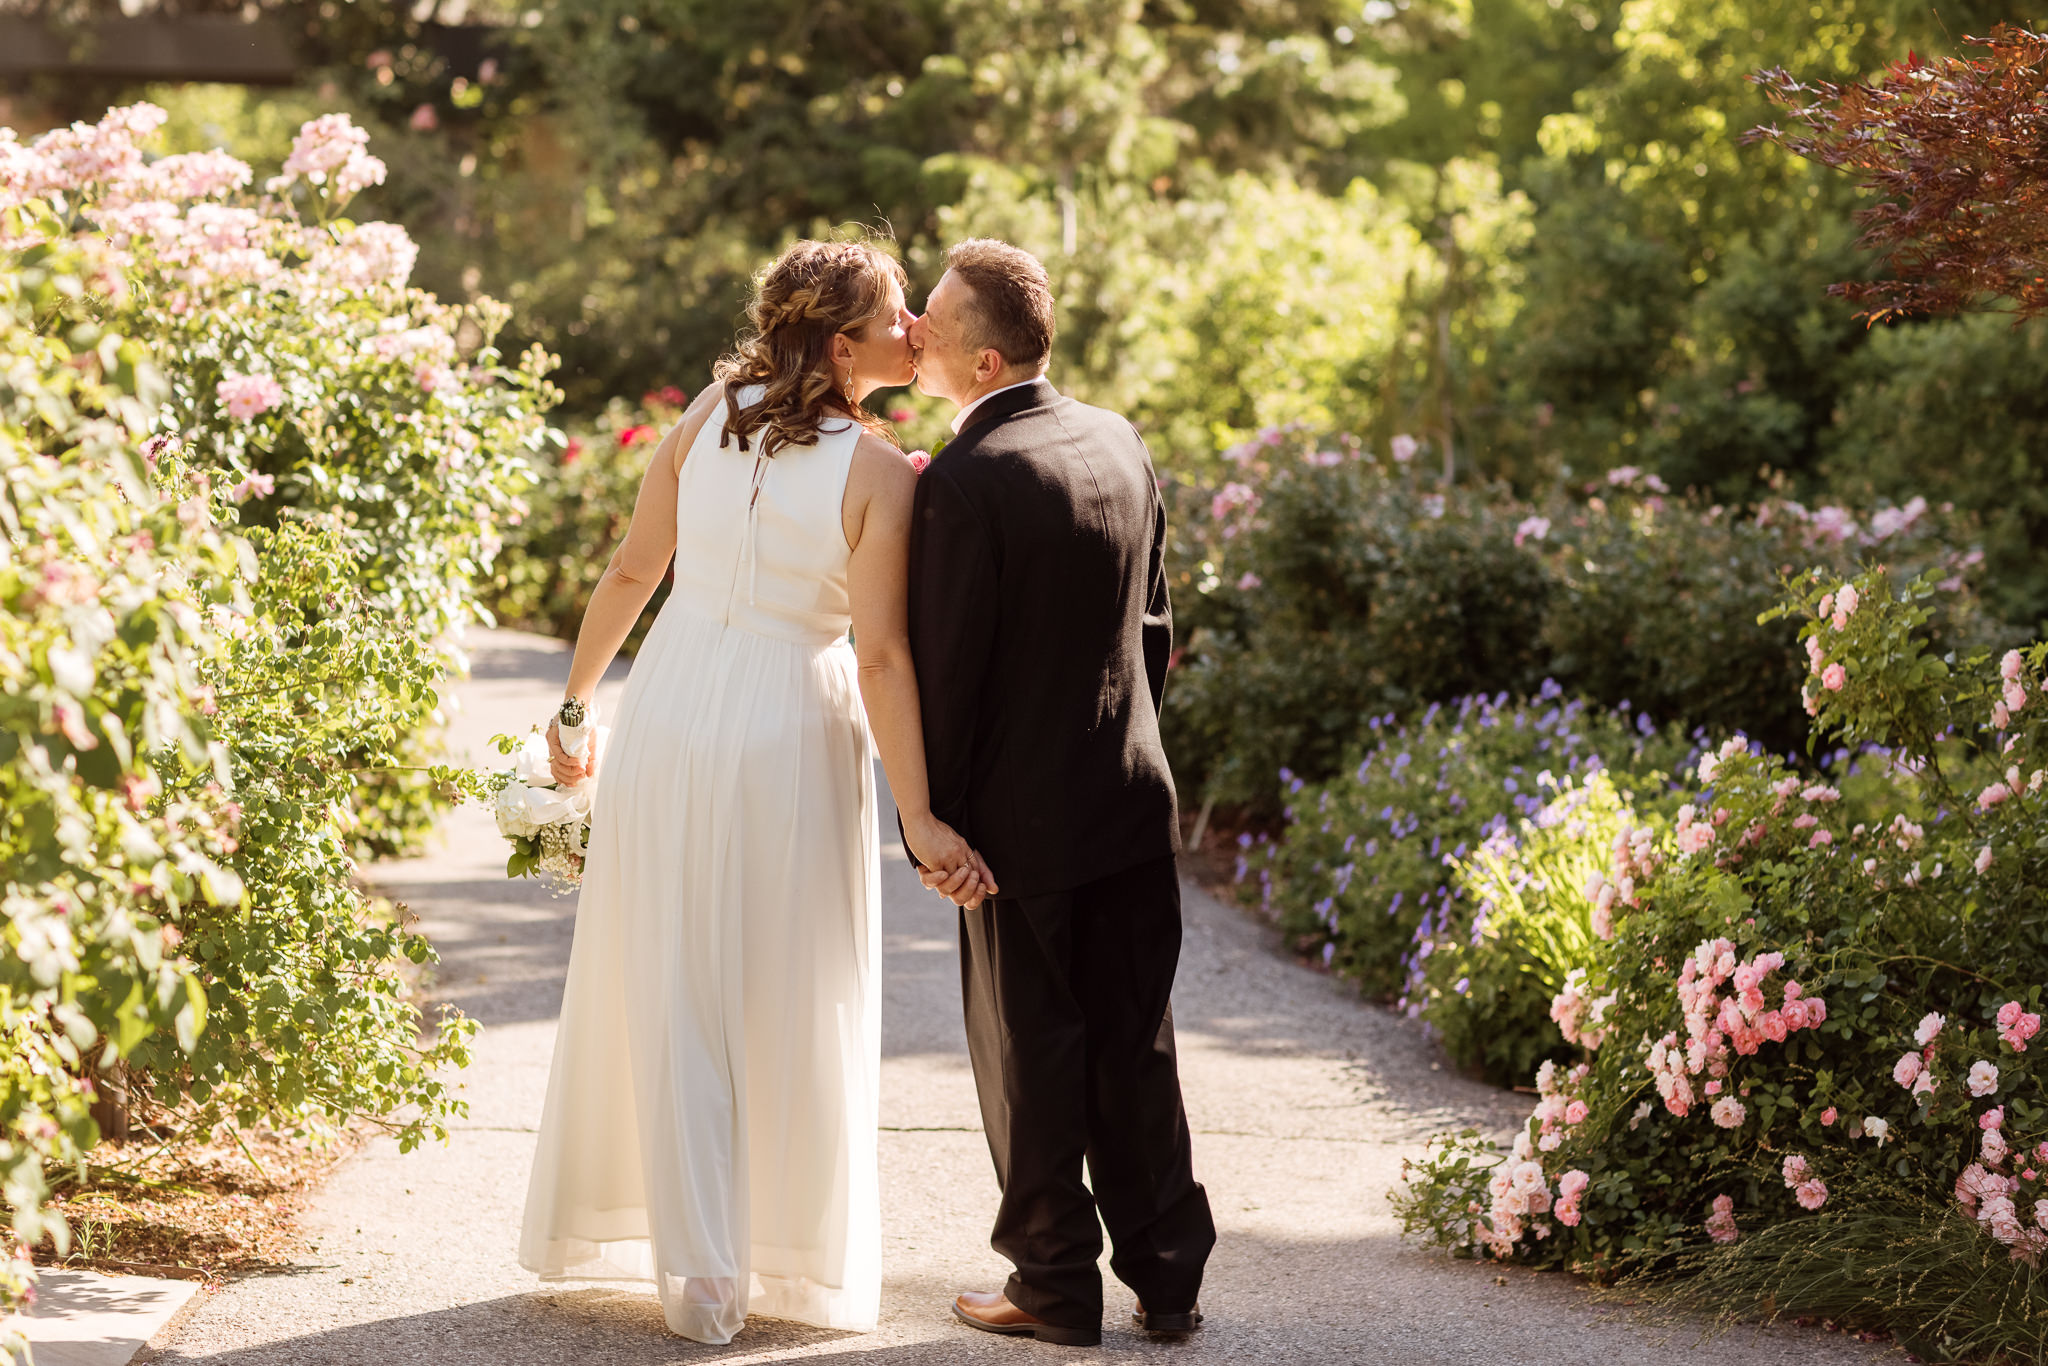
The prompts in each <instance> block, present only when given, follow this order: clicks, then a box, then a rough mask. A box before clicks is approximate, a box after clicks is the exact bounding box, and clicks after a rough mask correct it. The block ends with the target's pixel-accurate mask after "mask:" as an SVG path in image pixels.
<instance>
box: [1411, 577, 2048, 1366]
mask: <svg viewBox="0 0 2048 1366" xmlns="http://www.w3.org/2000/svg"><path fill="white" fill-rule="evenodd" d="M1936 596H1937V590H1936V587H1935V585H1934V583H1933V582H1932V581H1931V580H1929V579H1921V580H1918V581H1915V582H1914V583H1912V584H1911V585H1908V586H1906V587H1904V588H1900V587H1897V586H1896V584H1895V581H1894V579H1893V578H1892V577H1891V576H1889V575H1888V574H1886V573H1885V572H1884V571H1881V570H1871V571H1868V572H1866V573H1864V574H1861V575H1858V576H1857V577H1856V578H1854V579H1853V580H1845V579H1840V578H1838V577H1835V576H1830V575H1821V574H1816V575H1811V576H1808V577H1806V578H1804V579H1802V580H1801V581H1800V582H1799V583H1798V584H1797V585H1796V586H1795V587H1794V588H1793V590H1792V591H1791V593H1790V596H1789V598H1788V602H1787V604H1786V607H1785V609H1784V615H1785V616H1787V617H1789V618H1791V619H1793V620H1796V621H1799V622H1801V623H1803V624H1802V625H1801V627H1800V637H1801V640H1802V643H1803V645H1804V647H1805V650H1806V653H1807V664H1806V668H1807V680H1806V682H1805V684H1804V686H1803V689H1802V695H1803V697H1804V700H1805V703H1806V706H1807V707H1808V708H1809V709H1810V710H1811V711H1812V712H1813V713H1814V715H1815V719H1816V723H1817V724H1818V725H1819V726H1820V727H1821V728H1823V729H1824V730H1825V731H1827V732H1831V733H1833V734H1836V735H1839V736H1841V737H1842V738H1844V739H1846V740H1848V741H1851V742H1853V743H1857V744H1861V745H1870V746H1878V747H1881V748H1878V749H1873V750H1869V751H1866V763H1867V764H1871V765H1874V764H1875V761H1876V759H1877V757H1878V756H1880V755H1881V756H1882V759H1883V773H1882V775H1881V784H1882V785H1881V786H1878V785H1873V786H1872V787H1871V788H1870V790H1869V791H1868V792H1866V793H1864V794H1863V795H1862V796H1861V797H1858V798H1853V799H1852V798H1845V795H1844V793H1843V791H1842V790H1841V788H1839V787H1837V786H1836V785H1834V784H1830V783H1825V782H1816V781H1815V780H1814V779H1813V777H1812V775H1811V774H1806V773H1800V772H1795V771H1792V770H1791V769H1789V768H1788V766H1787V765H1786V764H1784V763H1783V762H1782V761H1780V760H1778V759H1776V758H1774V757H1772V756H1769V755H1767V754H1764V753H1761V752H1759V747H1754V746H1752V745H1750V744H1749V743H1747V742H1746V741H1744V740H1743V739H1742V738H1740V737H1737V738H1735V739H1733V740H1731V741H1729V742H1727V743H1725V744H1723V745H1722V746H1720V747H1719V748H1718V749H1716V750H1715V751H1714V752H1713V753H1711V754H1708V755H1706V756H1704V757H1703V758H1702V759H1701V760H1700V762H1699V764H1698V766H1697V769H1696V772H1695V775H1694V777H1695V781H1696V784H1697V787H1696V790H1695V791H1694V792H1693V793H1692V794H1690V795H1691V796H1692V798H1693V800H1692V801H1691V802H1690V803H1688V806H1689V809H1688V810H1682V811H1681V812H1679V813H1678V815H1677V818H1676V819H1675V820H1674V821H1673V822H1672V824H1671V825H1670V827H1669V828H1668V829H1666V830H1664V831H1662V832H1660V833H1656V834H1653V835H1652V837H1651V838H1650V839H1649V840H1647V841H1640V842H1638V841H1633V840H1631V841H1624V842H1622V843H1621V844H1618V845H1617V846H1615V848H1614V849H1613V851H1612V855H1611V860H1610V862H1609V864H1608V866H1607V867H1606V868H1605V869H1603V870H1599V871H1600V876H1601V878H1602V883H1601V884H1600V885H1599V886H1593V887H1592V890H1593V893H1594V895H1595V896H1598V895H1599V893H1600V891H1601V888H1602V887H1604V886H1606V885H1609V884H1611V885H1612V886H1613V887H1614V888H1615V889H1616V895H1615V897H1614V898H1612V899H1611V901H1610V905H1611V907H1612V916H1613V922H1612V929H1613V938H1612V939H1601V938H1599V937H1598V936H1594V937H1592V938H1591V939H1589V940H1588V941H1586V943H1585V945H1584V948H1585V950H1586V957H1585V960H1584V961H1583V962H1582V963H1580V964H1578V965H1577V966H1578V968H1579V969H1580V970H1581V971H1582V972H1583V974H1584V975H1583V977H1581V978H1579V979H1577V981H1575V982H1574V983H1573V986H1572V991H1571V992H1569V993H1564V994H1561V996H1560V999H1559V1001H1558V1002H1557V1005H1558V1008H1559V1012H1560V1014H1563V1015H1565V1016H1566V1017H1568V1018H1574V1017H1576V1018H1584V1017H1583V1016H1579V1015H1578V1012H1579V1010H1580V1008H1581V1005H1582V1004H1583V1003H1585V1002H1591V1001H1595V1000H1604V1001H1605V1002H1606V1004H1605V1005H1604V1007H1603V1008H1602V1009H1601V1011H1600V1020H1599V1029H1598V1031H1597V1037H1586V1036H1585V1035H1584V1034H1583V1031H1582V1032H1581V1038H1580V1045H1581V1051H1580V1054H1579V1060H1578V1061H1577V1062H1576V1063H1575V1064H1573V1065H1570V1066H1566V1067H1559V1066H1557V1065H1555V1064H1546V1067H1545V1069H1544V1070H1543V1071H1542V1072H1541V1073H1540V1074H1539V1078H1538V1085H1539V1091H1540V1093H1541V1094H1540V1097H1539V1102H1538V1105H1537V1109H1536V1113H1535V1114H1534V1115H1533V1116H1532V1117H1531V1120H1530V1122H1529V1124H1528V1125H1527V1126H1526V1127H1525V1129H1524V1130H1523V1131H1522V1132H1521V1133H1520V1134H1519V1135H1518V1136H1517V1138H1516V1140H1515V1143H1514V1146H1513V1150H1512V1152H1510V1153H1508V1154H1502V1153H1500V1152H1499V1151H1498V1150H1497V1149H1495V1148H1494V1147H1493V1146H1492V1145H1491V1144H1490V1143H1487V1142H1485V1141H1483V1140H1482V1139H1480V1138H1479V1137H1478V1136H1476V1135H1463V1136H1452V1137H1450V1138H1448V1139H1445V1140H1443V1141H1441V1142H1440V1143H1439V1144H1437V1145H1436V1146H1435V1147H1433V1148H1432V1150H1431V1152H1430V1153H1429V1154H1428V1156H1427V1157H1426V1158H1425V1159H1424V1160H1423V1161H1422V1162H1420V1163H1419V1164H1416V1165H1415V1166H1414V1167H1413V1168H1412V1169H1411V1171H1410V1174H1409V1180H1408V1183H1407V1184H1406V1186H1405V1187H1404V1188H1403V1189H1402V1190H1401V1191H1400V1192H1398V1193H1397V1205H1398V1207H1399V1209H1400V1212H1401V1215H1402V1218H1403V1220H1404V1223H1405V1225H1406V1227H1407V1228H1408V1229H1409V1230H1410V1231H1411V1232H1413V1233H1416V1234H1418V1235H1420V1236H1422V1237H1424V1238H1425V1239H1427V1240H1430V1241H1434V1242H1438V1243H1440V1244H1443V1245H1447V1246H1451V1247H1454V1248H1457V1249H1460V1250H1462V1251H1465V1252H1468V1253H1478V1254H1481V1255H1488V1256H1495V1257H1503V1258H1515V1259H1520V1260H1526V1261H1530V1262H1532V1263H1536V1264H1544V1265H1564V1266H1570V1267H1575V1268H1579V1269H1583V1270H1587V1271H1590V1272H1593V1273H1595V1274H1599V1275H1603V1276H1611V1275H1616V1274H1620V1273H1623V1272H1631V1271H1632V1272H1635V1273H1638V1274H1644V1275H1660V1276H1661V1275H1668V1274H1670V1273H1671V1272H1673V1271H1674V1270H1679V1269H1682V1270H1684V1271H1686V1272H1687V1273H1688V1276H1687V1279H1686V1284H1687V1287H1688V1289H1687V1291H1686V1294H1687V1295H1688V1296H1689V1298H1690V1299H1691V1301H1692V1302H1695V1303H1714V1304H1717V1305H1719V1306H1720V1307H1721V1308H1722V1309H1723V1310H1724V1311H1727V1312H1734V1313H1745V1314H1749V1313H1763V1314H1770V1313H1790V1314H1799V1313H1811V1312H1823V1311H1824V1312H1827V1313H1829V1314H1830V1315H1831V1316H1834V1317H1836V1318H1837V1320H1838V1321H1845V1320H1846V1321H1848V1322H1853V1323H1857V1324H1860V1325H1862V1326H1869V1327H1874V1328H1881V1329H1885V1330H1888V1331H1891V1332H1893V1333H1895V1334H1897V1335H1899V1336H1900V1338H1901V1339H1902V1340H1903V1341H1905V1342H1906V1343H1907V1344H1908V1345H1909V1346H1913V1347H1915V1348H1916V1350H1917V1349H1925V1350H1930V1351H1933V1352H1936V1353H1938V1354H1941V1355H1943V1356H1944V1357H1949V1356H1953V1355H1955V1354H1957V1352H1958V1351H1959V1350H1960V1349H1963V1348H1966V1349H1967V1354H1970V1355H1979V1356H1986V1357H1988V1356H1992V1355H1995V1354H1996V1352H1997V1351H1999V1350H2020V1349H2022V1348H2023V1349H2024V1350H2025V1351H2034V1350H2036V1349H2038V1346H2039V1344H2040V1342H2041V1341H2042V1335H2041V1328H2042V1325H2043V1324H2048V1298H2044V1297H2043V1294H2042V1290H2041V1286H2040V1284H2039V1282H2038V1281H2037V1279H2036V1270H2035V1268H2036V1267H2037V1265H2038V1263H2039V1261H2040V1258H2041V1254H2042V1252H2043V1251H2044V1250H2048V1189H2044V1185H2048V1179H2044V1174H2048V1097H2044V1095H2043V1089H2042V1088H2043V1083H2044V1081H2048V1066H2044V1060H2043V1050H2042V1048H2041V1046H2040V1045H2039V1044H2038V1043H2036V1042H2032V1041H2033V1040H2034V1036H2035V1034H2036V1033H2037V1031H2038V1029H2039V1025H2040V1015H2041V1013H2042V1010H2043V999H2042V997H2043V987H2042V985H2041V983H2042V981H2043V979H2044V977H2048V929H2044V925H2048V917H2044V915H2043V910H2044V907H2043V895H2044V893H2043V891H2042V886H2043V877H2042V875H2043V867H2042V853H2041V850H2042V849H2043V848H2044V847H2048V818H2044V810H2048V808H2044V806H2043V800H2044V796H2048V792H2044V789H2048V726H2043V724H2042V713H2043V711H2044V710H2048V696H2044V695H2043V687H2042V666H2043V663H2044V661H2048V646H2041V645H2036V646H2033V647H2030V648H2029V649H2027V650H2024V651H2018V650H2014V651H2006V652H2003V653H1996V652H1976V653H1972V654H1969V655H1960V654H1956V653H1953V652H1950V653H1946V654H1942V653H1936V652H1935V650H1934V649H1933V648H1932V647H1931V645H1930V643H1929V641H1930V632H1929V626H1930V622H1931V619H1932V610H1933V604H1934V602H1935V599H1936ZM1886 792H1888V793H1889V795H1888V797H1887V796H1885V795H1884V794H1885V793H1886ZM1852 804H1853V805H1855V806H1857V807H1858V808H1859V809H1855V810H1848V809H1845V808H1846V807H1848V806H1850V805H1852ZM1591 885H1592V884H1591V883H1590V882H1589V886H1591ZM1572 995H1576V996H1577V997H1579V998H1580V1000H1579V1001H1574V1000H1571V999H1569V997H1571V996H1572ZM1963 1225H1968V1226H1973V1227H1974V1229H1975V1236H1976V1238H1977V1239H1978V1242H1977V1243H1976V1244H1975V1245H1974V1246H1976V1247H1977V1248H1979V1249H1981V1251H1982V1255H1969V1256H1966V1257H1963V1258H1960V1259H1959V1258H1958V1257H1957V1256H1956V1255H1955V1254H1956V1251H1957V1246H1958V1245H1957V1236H1958V1235H1957V1229H1958V1228H1959V1227H1960V1226H1963ZM1781 1230H1782V1231H1781ZM1758 1235H1764V1236H1763V1237H1761V1238H1760V1239H1758V1241H1759V1242H1760V1243H1761V1245H1762V1246H1761V1250H1759V1249H1758V1248H1755V1247H1750V1248H1745V1246H1744V1244H1745V1242H1747V1241H1749V1240H1751V1239H1753V1238H1758ZM1969 1246H1970V1245H1968V1244H1965V1245H1964V1250H1965V1251H1968V1248H1969ZM1852 1252H1853V1253H1854V1254H1855V1255H1854V1256H1851V1255H1849V1254H1850V1253H1852ZM1794 1266H1796V1268H1797V1270H1798V1274H1797V1275H1777V1276H1773V1275H1770V1274H1766V1273H1767V1270H1768V1268H1777V1269H1778V1270H1779V1271H1780V1272H1783V1271H1784V1270H1785V1269H1786V1268H1788V1267H1794ZM1873 1268H1876V1269H1877V1270H1878V1271H1881V1273H1882V1275H1881V1277H1880V1278H1879V1279H1878V1280H1876V1281H1873V1280H1871V1279H1870V1273H1871V1271H1872V1269H1873ZM1987 1278H1988V1279H1987ZM1987 1316H1988V1317H1987Z"/></svg>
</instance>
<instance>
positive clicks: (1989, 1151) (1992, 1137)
mask: <svg viewBox="0 0 2048 1366" xmlns="http://www.w3.org/2000/svg"><path fill="white" fill-rule="evenodd" d="M1982 1151H1983V1154H1984V1160H1985V1161H1986V1162H1988V1163H1989V1164H1991V1165H1992V1166H1994V1167H1996V1166H1998V1165H2000V1164H2001V1163H2003V1162H2004V1161H2005V1156H2006V1153H2007V1152H2008V1151H2010V1150H2009V1149H2008V1148H2007V1147H2006V1146H2005V1135H2004V1134H2003V1133H2000V1132H1999V1131H1998V1130H1996V1129H1986V1130H1985V1131H1984V1136H1983V1146H1982Z"/></svg>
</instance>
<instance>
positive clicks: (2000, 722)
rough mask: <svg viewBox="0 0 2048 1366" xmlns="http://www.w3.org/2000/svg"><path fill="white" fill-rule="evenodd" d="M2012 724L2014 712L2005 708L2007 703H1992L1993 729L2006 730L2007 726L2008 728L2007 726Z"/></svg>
mask: <svg viewBox="0 0 2048 1366" xmlns="http://www.w3.org/2000/svg"><path fill="white" fill-rule="evenodd" d="M2011 724H2012V713H2011V712H2009V711H2007V710H2006V709H2005V703H2003V702H1993V703H1992V704H1991V726H1992V729H1994V730H2004V729H2005V728H2006V727H2007V726H2009V725H2011Z"/></svg>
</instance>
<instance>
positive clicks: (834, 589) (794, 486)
mask: <svg viewBox="0 0 2048 1366" xmlns="http://www.w3.org/2000/svg"><path fill="white" fill-rule="evenodd" d="M760 393H761V390H760V389H759V388H758V387H751V388H748V389H745V390H742V391H741V395H740V401H741V402H742V403H750V402H752V401H754V400H755V399H756V398H757V397H758V396H759V395H760ZM725 419H726V404H725V401H724V400H722V399H721V400H720V401H719V404H718V406H717V407H716V408H714V409H713V410H712V412H711V416H710V418H709V419H708V420H707V421H706V422H705V423H704V427H703V430H702V431H700V432H698V433H697V439H696V441H695V442H694V443H693V444H692V445H691V447H690V453H689V455H688V456H687V457H686V458H685V459H684V461H683V469H682V474H681V476H680V477H679V479H678V480H677V485H676V564H675V586H674V588H673V589H672V590H671V592H670V596H669V602H670V603H671V604H674V605H675V606H677V607H679V608H680V609H682V610H684V611H688V612H690V613H691V614H693V615H696V616H702V617H708V618H710V619H711V620H713V621H717V622H721V623H723V624H724V625H727V626H731V627H735V628H737V629H739V630H742V631H749V632H752V633H753V634H755V635H761V636H767V637H769V638H771V639H774V640H785V641H789V642H791V643H792V644H798V645H807V646H811V647H813V648H822V647H824V646H827V645H830V644H832V643H833V642H834V641H836V640H841V639H843V638H844V637H845V635H846V632H847V628H848V627H849V626H850V625H851V624H852V621H853V614H852V603H851V599H850V597H849V595H848V591H847V576H846V571H847V562H848V560H849V559H850V558H851V555H852V552H851V550H849V549H848V547H847V544H846V531H845V527H844V523H843V522H842V521H841V517H840V508H841V504H842V503H843V502H844V500H845V496H846V476H847V471H848V470H850V469H851V468H852V467H853V448H854V446H855V444H856V443H857V442H858V441H859V440H860V428H859V427H858V426H857V425H856V424H854V423H853V422H851V421H842V420H835V421H828V422H827V423H826V424H825V427H824V430H822V431H821V432H820V433H819V434H818V439H817V441H816V442H814V443H813V444H811V445H808V446H784V447H782V448H781V449H780V450H778V451H777V452H776V453H775V454H774V455H773V456H763V455H762V454H761V445H762V436H763V433H762V432H761V430H760V429H758V428H757V429H756V430H755V432H754V434H753V435H752V436H751V437H749V438H748V442H747V444H748V445H749V446H751V447H752V449H751V450H747V451H742V450H741V449H740V448H739V442H738V441H737V440H728V441H727V442H726V444H725V445H724V446H723V447H722V448H721V447H720V445H719V440H720V438H721V437H723V436H724V434H725Z"/></svg>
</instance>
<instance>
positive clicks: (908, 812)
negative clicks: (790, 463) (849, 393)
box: [845, 436, 996, 895]
mask: <svg viewBox="0 0 2048 1366" xmlns="http://www.w3.org/2000/svg"><path fill="white" fill-rule="evenodd" d="M916 490H917V471H916V470H915V469H913V468H912V467H911V465H910V461H909V460H908V459H907V458H906V457H905V456H904V454H903V452H901V451H899V450H897V449H896V448H895V447H894V446H891V445H890V444H889V443H888V442H886V441H883V440H881V439H880V438H878V437H871V436H863V437H862V438H861V439H860V444H859V445H858V446H856V447H855V448H854V455H853V468H852V470H851V471H849V473H848V476H847V495H846V505H845V521H846V541H847V544H848V545H850V546H852V547H853V557H852V559H851V560H850V561H849V562H848V566H847V587H848V591H849V593H850V594H851V596H852V599H853V604H852V605H853V643H854V650H855V652H856V653H857V654H858V655H859V657H860V696H861V701H862V702H864V703H865V704H866V705H867V712H868V726H869V728H870V729H872V730H873V731H874V735H875V748H876V749H877V750H879V751H880V752H881V755H882V767H883V768H884V769H885V770H886V771H887V772H888V774H889V790H890V792H891V793H892V794H893V795H894V796H895V798H896V810H897V813H898V814H899V815H900V816H901V817H902V818H903V838H904V840H905V842H906V843H907V844H909V846H910V849H909V852H910V854H911V855H912V856H913V857H914V858H916V859H917V861H918V862H919V863H920V864H922V865H924V866H925V867H927V868H937V869H943V870H948V871H951V872H953V873H954V874H955V877H954V878H953V880H952V882H951V883H950V884H948V886H946V887H942V888H941V889H940V890H942V891H946V893H947V894H948V895H952V894H953V893H954V892H956V891H958V890H960V889H961V888H962V887H963V886H964V885H965V884H967V883H968V882H970V881H971V880H972V878H971V877H970V876H969V875H968V874H969V870H970V869H972V870H973V873H974V874H975V875H977V876H978V877H979V880H980V882H981V886H982V894H983V895H989V894H992V893H994V892H995V890H996V886H995V879H994V878H993V877H992V876H990V874H989V872H988V867H987V865H986V864H984V863H982V862H981V861H980V859H979V856H978V855H976V854H975V853H974V851H973V850H972V849H970V848H968V846H967V842H966V841H965V840H964V839H962V838H961V837H960V835H959V834H958V833H957V832H956V831H955V830H954V829H953V828H952V827H951V826H949V825H947V824H946V823H945V822H944V821H942V820H940V819H938V818H937V817H936V816H934V815H933V814H932V801H931V783H930V780H929V778H928V777H927V776H926V773H925V754H924V721H923V718H922V716H921V715H920V713H919V708H918V699H917V670H916V668H915V667H914V665H913V663H912V660H911V656H910V505H911V497H912V495H913V494H914V493H915V492H916Z"/></svg>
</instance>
